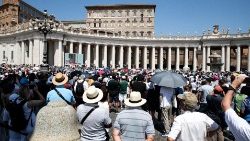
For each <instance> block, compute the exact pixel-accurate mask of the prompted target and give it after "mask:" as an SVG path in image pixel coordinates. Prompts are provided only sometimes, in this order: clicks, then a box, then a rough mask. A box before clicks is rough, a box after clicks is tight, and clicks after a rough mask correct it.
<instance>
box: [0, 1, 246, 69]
mask: <svg viewBox="0 0 250 141" xmlns="http://www.w3.org/2000/svg"><path fill="white" fill-rule="evenodd" d="M10 2H19V4H20V2H21V1H19V0H15V1H4V5H6V4H9V5H13V6H15V5H16V4H15V3H14V4H13V3H10ZM4 5H3V6H4ZM18 6H20V5H18ZM139 7H141V8H139ZM19 9H20V8H19ZM86 9H87V10H88V12H87V13H88V18H87V19H86V21H78V22H76V21H65V22H61V23H60V24H59V25H58V26H56V27H55V28H54V29H53V31H52V34H48V35H47V39H48V42H47V48H46V50H48V55H47V56H48V63H49V64H50V65H55V66H64V65H65V62H66V61H65V60H66V59H67V58H65V54H83V59H82V63H83V64H84V65H85V66H87V67H108V66H109V67H113V68H114V67H120V68H122V67H125V66H126V67H128V68H129V69H131V68H143V69H152V70H155V69H156V68H159V69H166V70H180V69H182V68H183V67H189V68H190V69H191V70H194V71H195V70H197V69H201V70H203V71H210V66H208V65H207V63H210V58H209V56H210V55H211V54H213V52H216V53H217V54H219V55H221V63H222V64H223V65H222V66H221V71H234V70H236V71H240V70H245V69H246V70H248V71H250V33H237V34H229V33H228V32H221V33H220V32H219V29H218V26H217V25H216V26H214V31H213V33H209V32H208V33H205V34H203V35H201V36H187V37H185V36H169V37H164V38H163V37H155V36H154V12H155V5H113V6H89V7H86ZM97 9H99V11H98V10H97ZM142 12H143V15H142ZM112 14H114V15H112ZM33 16H34V15H33ZM0 17H1V16H0ZM34 17H36V16H34ZM95 19H96V20H95ZM127 19H129V21H130V22H129V24H128V25H126V20H127ZM134 19H136V21H137V22H135V25H134V24H133V20H134ZM120 20H121V21H122V22H121V26H120V25H119V24H118V23H119V21H120ZM140 20H142V21H143V22H140ZM148 20H152V21H151V22H152V23H151V24H152V25H145V24H148V22H147V21H148ZM99 21H100V22H99ZM106 21H107V24H106ZM112 21H115V22H114V23H115V24H111V23H113V22H112ZM81 23H82V24H81ZM143 23H144V26H141V27H140V24H143ZM1 24H2V21H1ZM134 31H135V32H134ZM142 31H143V33H141V32H142ZM118 33H119V34H118ZM134 33H136V34H134ZM44 47H45V45H44V36H43V34H40V32H38V25H36V24H34V23H32V21H31V20H26V22H24V21H23V22H20V23H19V22H17V24H16V25H15V26H14V25H13V26H4V27H3V26H1V27H0V63H8V64H17V65H19V64H31V65H40V64H42V60H43V51H44V50H45V48H44Z"/></svg>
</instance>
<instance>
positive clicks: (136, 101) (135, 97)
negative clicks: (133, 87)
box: [124, 91, 147, 107]
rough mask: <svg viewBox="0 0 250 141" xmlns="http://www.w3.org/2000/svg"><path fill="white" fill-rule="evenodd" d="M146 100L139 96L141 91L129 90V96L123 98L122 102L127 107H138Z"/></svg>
mask: <svg viewBox="0 0 250 141" xmlns="http://www.w3.org/2000/svg"><path fill="white" fill-rule="evenodd" d="M146 102H147V100H146V99H144V98H141V93H140V92H136V91H134V92H131V93H130V97H129V98H128V99H125V101H124V103H125V105H127V106H129V107H138V106H142V105H143V104H145V103H146Z"/></svg>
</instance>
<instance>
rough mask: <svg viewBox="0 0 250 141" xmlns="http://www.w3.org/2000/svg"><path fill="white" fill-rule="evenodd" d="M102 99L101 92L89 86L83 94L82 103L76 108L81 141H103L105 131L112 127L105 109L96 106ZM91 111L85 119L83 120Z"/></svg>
mask: <svg viewBox="0 0 250 141" xmlns="http://www.w3.org/2000/svg"><path fill="white" fill-rule="evenodd" d="M102 98H103V92H102V90H100V89H98V88H95V86H90V87H89V88H88V89H87V90H86V91H85V92H84V94H83V101H84V102H85V104H81V105H79V106H78V107H77V117H78V120H79V122H80V123H81V125H82V126H81V129H80V130H81V133H80V134H81V140H82V141H93V140H94V141H105V140H106V136H105V135H106V130H105V128H110V127H111V126H112V122H111V118H110V117H109V112H108V110H107V109H105V108H103V107H99V106H98V102H99V101H100V100H101V99H102ZM92 109H93V111H92V112H91V113H90V114H89V115H88V116H87V117H86V118H85V121H83V118H84V117H85V116H86V115H87V113H89V111H91V110H92Z"/></svg>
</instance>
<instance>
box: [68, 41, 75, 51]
mask: <svg viewBox="0 0 250 141" xmlns="http://www.w3.org/2000/svg"><path fill="white" fill-rule="evenodd" d="M69 53H74V48H73V42H70V45H69Z"/></svg>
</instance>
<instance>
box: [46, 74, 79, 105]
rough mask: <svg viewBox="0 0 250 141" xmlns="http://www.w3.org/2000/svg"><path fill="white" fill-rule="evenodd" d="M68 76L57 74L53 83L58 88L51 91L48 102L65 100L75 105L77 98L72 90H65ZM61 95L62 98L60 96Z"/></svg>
mask: <svg viewBox="0 0 250 141" xmlns="http://www.w3.org/2000/svg"><path fill="white" fill-rule="evenodd" d="M67 81H68V76H67V75H65V74H62V73H61V72H59V73H57V74H56V75H55V76H54V77H53V79H52V83H53V84H54V85H55V86H56V87H55V88H54V89H52V90H50V91H49V92H48V94H47V99H46V102H47V103H48V102H50V101H58V100H63V101H65V102H66V103H68V104H70V105H74V104H75V98H74V96H73V93H72V91H71V90H69V89H66V88H64V84H65V83H67ZM60 95H61V96H60Z"/></svg>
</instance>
